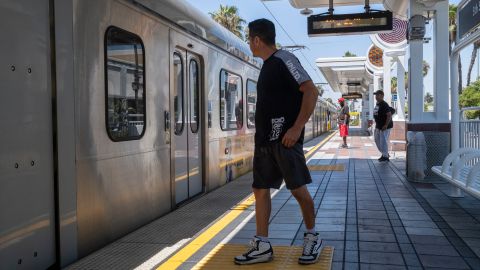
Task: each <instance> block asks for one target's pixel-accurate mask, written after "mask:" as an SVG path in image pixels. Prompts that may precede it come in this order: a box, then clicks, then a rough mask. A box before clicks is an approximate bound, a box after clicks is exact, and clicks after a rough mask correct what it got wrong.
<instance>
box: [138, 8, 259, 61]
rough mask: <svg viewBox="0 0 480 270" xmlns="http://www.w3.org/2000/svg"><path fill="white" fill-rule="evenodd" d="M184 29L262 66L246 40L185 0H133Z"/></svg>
mask: <svg viewBox="0 0 480 270" xmlns="http://www.w3.org/2000/svg"><path fill="white" fill-rule="evenodd" d="M132 1H133V2H135V3H137V4H140V5H141V6H143V7H145V8H147V9H149V10H151V11H153V12H155V13H157V14H158V15H160V16H162V17H164V18H166V19H167V20H169V21H171V22H173V23H175V24H176V25H178V26H180V27H182V28H183V29H185V30H187V31H189V32H191V33H194V34H195V35H197V36H199V37H201V38H203V39H205V40H207V41H209V42H211V43H213V44H215V45H217V46H218V47H220V48H222V49H224V50H226V51H228V52H229V53H231V54H233V55H235V56H237V57H239V58H240V59H242V60H244V61H247V62H249V63H251V64H253V65H255V66H257V67H260V62H261V60H259V59H258V58H255V57H253V55H252V53H251V52H250V48H249V47H248V45H247V43H245V41H243V40H241V39H240V38H238V37H237V36H235V35H234V34H233V33H232V32H230V31H229V30H227V29H226V28H225V27H223V26H221V25H220V24H218V23H217V22H215V21H214V20H213V19H211V18H210V17H209V16H207V15H206V14H204V13H203V12H201V11H200V10H198V9H197V8H195V7H192V6H191V5H189V4H188V3H187V2H186V1H184V0H160V1H159V0H132Z"/></svg>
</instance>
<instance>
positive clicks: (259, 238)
mask: <svg viewBox="0 0 480 270" xmlns="http://www.w3.org/2000/svg"><path fill="white" fill-rule="evenodd" d="M253 194H254V195H255V201H256V203H255V218H256V222H257V235H256V236H255V237H253V239H252V241H250V247H249V249H248V250H247V252H245V253H243V254H242V255H239V256H236V257H235V259H234V261H235V263H236V264H254V263H261V262H268V261H271V260H272V259H273V249H272V245H271V244H270V241H269V240H268V219H269V218H270V212H271V210H272V201H271V199H270V189H268V188H265V189H261V188H253Z"/></svg>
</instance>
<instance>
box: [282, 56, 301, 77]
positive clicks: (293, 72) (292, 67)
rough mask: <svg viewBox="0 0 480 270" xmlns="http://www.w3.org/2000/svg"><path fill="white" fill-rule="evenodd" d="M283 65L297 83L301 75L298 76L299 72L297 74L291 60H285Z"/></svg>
mask: <svg viewBox="0 0 480 270" xmlns="http://www.w3.org/2000/svg"><path fill="white" fill-rule="evenodd" d="M285 64H286V65H287V67H288V69H289V70H290V72H291V73H292V76H293V78H295V80H296V81H297V82H298V80H299V79H300V76H301V75H300V72H298V70H297V67H296V66H295V65H294V64H293V62H292V60H287V62H286V63H285Z"/></svg>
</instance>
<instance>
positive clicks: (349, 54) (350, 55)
mask: <svg viewBox="0 0 480 270" xmlns="http://www.w3.org/2000/svg"><path fill="white" fill-rule="evenodd" d="M356 56H357V55H356V54H354V53H352V52H350V51H346V52H345V54H344V55H343V57H356Z"/></svg>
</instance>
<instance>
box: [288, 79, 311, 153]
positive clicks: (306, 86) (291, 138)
mask: <svg viewBox="0 0 480 270" xmlns="http://www.w3.org/2000/svg"><path fill="white" fill-rule="evenodd" d="M300 91H301V92H302V93H303V98H302V107H301V108H300V112H299V114H298V116H297V119H296V120H295V123H294V124H293V127H291V128H290V129H289V130H287V132H286V133H285V135H284V136H283V139H282V144H283V145H284V146H285V147H292V146H294V145H295V143H296V142H297V141H298V138H299V137H300V135H301V134H302V130H303V128H304V127H305V124H306V123H307V122H308V119H309V118H310V116H311V115H312V113H313V110H314V109H315V105H316V104H317V98H318V90H317V88H316V87H315V85H314V84H313V82H312V81H311V80H308V81H306V82H304V83H302V84H301V85H300Z"/></svg>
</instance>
